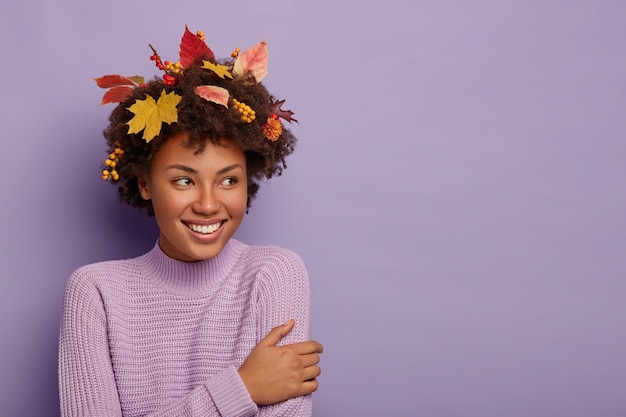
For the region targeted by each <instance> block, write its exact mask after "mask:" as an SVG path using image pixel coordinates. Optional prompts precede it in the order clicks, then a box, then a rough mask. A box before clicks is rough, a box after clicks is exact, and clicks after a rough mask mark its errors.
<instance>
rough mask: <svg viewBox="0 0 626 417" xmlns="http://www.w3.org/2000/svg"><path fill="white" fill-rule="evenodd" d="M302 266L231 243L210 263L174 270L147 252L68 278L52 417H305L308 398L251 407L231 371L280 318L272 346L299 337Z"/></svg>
mask: <svg viewBox="0 0 626 417" xmlns="http://www.w3.org/2000/svg"><path fill="white" fill-rule="evenodd" d="M308 311H309V284H308V277H307V273H306V269H305V268H304V265H303V264H302V261H301V260H300V258H299V257H298V256H297V255H296V254H294V253H293V252H290V251H288V250H286V249H282V248H278V247H274V246H247V245H245V244H243V243H241V242H239V241H237V240H234V239H231V240H230V241H229V242H228V243H227V244H226V246H225V247H224V248H223V249H222V251H221V252H220V253H219V255H218V256H217V257H215V258H213V259H211V260H207V261H201V262H191V263H188V262H180V261H176V260H174V259H171V258H169V257H167V256H166V255H165V254H164V253H163V252H162V251H161V250H160V248H159V246H158V244H157V245H155V247H154V249H152V250H151V251H150V252H148V253H147V254H145V255H143V256H140V257H137V258H134V259H129V260H122V261H108V262H100V263H96V264H92V265H87V266H84V267H82V268H79V269H78V270H76V271H75V272H74V273H73V274H72V276H71V277H70V279H69V280H68V283H67V287H66V291H65V297H64V301H63V313H62V322H61V333H60V349H59V385H60V399H61V411H62V416H64V417H65V416H107V417H108V416H116V417H120V416H124V417H136V416H223V417H226V416H253V415H258V416H310V415H311V397H310V396H304V397H298V398H294V399H291V400H288V401H285V402H282V403H280V404H275V405H272V406H260V407H257V406H256V405H255V404H254V403H253V402H252V399H251V398H250V395H249V394H248V391H247V390H246V387H245V385H244V384H243V382H242V381H241V379H240V378H239V374H238V372H237V369H238V368H239V367H240V366H241V364H242V363H243V361H244V360H245V359H246V358H247V357H248V355H249V354H250V352H251V350H252V349H253V348H254V347H255V346H256V344H257V343H258V342H259V341H260V340H261V339H262V338H263V337H265V336H266V335H267V333H268V332H269V331H270V330H271V329H272V328H273V327H275V326H277V325H280V324H282V323H284V322H286V321H287V320H288V319H290V318H295V319H296V326H295V328H294V329H293V330H292V331H291V332H290V333H289V334H288V335H287V336H285V338H283V340H282V341H281V344H287V343H295V342H300V341H303V340H307V339H308V320H309V317H308Z"/></svg>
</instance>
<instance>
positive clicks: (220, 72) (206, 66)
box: [201, 60, 233, 79]
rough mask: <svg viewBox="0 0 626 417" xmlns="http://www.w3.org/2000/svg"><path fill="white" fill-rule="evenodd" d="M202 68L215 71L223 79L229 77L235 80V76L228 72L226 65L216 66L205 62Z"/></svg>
mask: <svg viewBox="0 0 626 417" xmlns="http://www.w3.org/2000/svg"><path fill="white" fill-rule="evenodd" d="M201 68H204V69H208V70H211V71H213V72H214V73H216V74H217V75H218V76H219V77H220V78H222V79H224V77H228V78H230V79H232V78H233V76H232V75H230V72H228V67H227V66H226V65H221V64H214V63H212V62H209V61H204V60H203V61H202V67H201Z"/></svg>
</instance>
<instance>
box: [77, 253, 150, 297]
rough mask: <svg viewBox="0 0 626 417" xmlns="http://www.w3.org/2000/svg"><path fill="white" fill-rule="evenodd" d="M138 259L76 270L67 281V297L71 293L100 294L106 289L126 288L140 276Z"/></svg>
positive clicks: (102, 262)
mask: <svg viewBox="0 0 626 417" xmlns="http://www.w3.org/2000/svg"><path fill="white" fill-rule="evenodd" d="M137 259H138V258H133V259H124V260H111V261H101V262H96V263H92V264H87V265H83V266H81V267H79V268H78V269H76V270H75V271H74V272H73V273H72V274H71V275H70V277H69V279H68V280H67V283H66V286H65V293H66V297H67V296H68V295H69V294H71V293H79V294H83V295H85V293H100V292H101V291H102V290H103V289H105V288H110V287H119V286H124V284H123V283H124V282H127V281H128V280H130V279H132V277H133V276H136V275H137V274H139V269H138V266H137V262H136V260H137Z"/></svg>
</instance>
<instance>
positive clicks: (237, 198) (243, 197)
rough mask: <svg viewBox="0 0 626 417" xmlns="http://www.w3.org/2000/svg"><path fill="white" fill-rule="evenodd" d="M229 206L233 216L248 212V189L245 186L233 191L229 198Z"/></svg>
mask: <svg viewBox="0 0 626 417" xmlns="http://www.w3.org/2000/svg"><path fill="white" fill-rule="evenodd" d="M228 206H229V208H230V211H231V215H233V216H243V215H244V214H246V209H247V207H248V190H247V189H245V188H243V189H242V190H241V191H239V192H237V193H233V194H232V195H231V196H230V198H229V200H228Z"/></svg>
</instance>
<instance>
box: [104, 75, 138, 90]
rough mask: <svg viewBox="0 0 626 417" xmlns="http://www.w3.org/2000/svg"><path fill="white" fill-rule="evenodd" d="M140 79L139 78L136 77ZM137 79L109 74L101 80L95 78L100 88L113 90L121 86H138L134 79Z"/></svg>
mask: <svg viewBox="0 0 626 417" xmlns="http://www.w3.org/2000/svg"><path fill="white" fill-rule="evenodd" d="M135 77H138V76H135ZM135 77H124V76H123V75H117V74H109V75H103V76H102V77H100V78H94V81H95V82H96V84H98V87H100V88H111V87H119V86H120V85H137V84H139V83H136V82H135V81H134V80H133V78H135Z"/></svg>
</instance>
